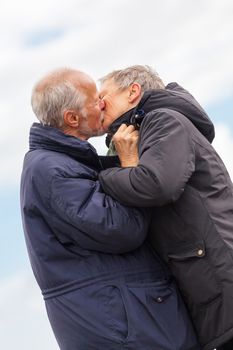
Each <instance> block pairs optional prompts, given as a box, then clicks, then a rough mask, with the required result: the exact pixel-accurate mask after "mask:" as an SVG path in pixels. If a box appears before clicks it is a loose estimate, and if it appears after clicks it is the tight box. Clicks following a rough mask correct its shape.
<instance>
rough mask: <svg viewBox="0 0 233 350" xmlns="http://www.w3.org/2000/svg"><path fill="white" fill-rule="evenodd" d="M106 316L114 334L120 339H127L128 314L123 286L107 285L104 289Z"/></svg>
mask: <svg viewBox="0 0 233 350" xmlns="http://www.w3.org/2000/svg"><path fill="white" fill-rule="evenodd" d="M104 292H105V297H104V305H105V317H106V319H107V323H108V327H109V329H110V330H111V333H112V334H113V336H114V337H115V338H116V339H118V340H119V341H122V342H124V341H126V340H127V338H128V335H129V334H128V333H129V332H128V329H129V327H128V315H127V310H126V305H125V301H124V298H123V296H122V291H121V287H120V286H117V285H107V286H106V287H105V289H104Z"/></svg>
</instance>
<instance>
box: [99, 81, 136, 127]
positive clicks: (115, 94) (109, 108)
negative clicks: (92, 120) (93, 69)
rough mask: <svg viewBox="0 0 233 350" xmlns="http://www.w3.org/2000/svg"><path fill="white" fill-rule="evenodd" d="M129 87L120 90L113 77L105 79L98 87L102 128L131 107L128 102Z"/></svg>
mask: <svg viewBox="0 0 233 350" xmlns="http://www.w3.org/2000/svg"><path fill="white" fill-rule="evenodd" d="M128 95H129V89H124V90H120V89H119V87H118V86H117V84H116V83H115V82H114V80H113V79H110V80H106V81H105V82H104V83H103V84H102V85H101V87H100V92H99V97H100V100H101V109H102V112H103V130H104V131H105V132H106V131H107V130H108V128H109V126H110V125H111V124H112V123H113V122H114V120H116V119H117V118H119V117H120V116H121V115H122V114H124V113H125V112H127V111H128V110H129V109H130V108H131V107H130V105H129V103H128Z"/></svg>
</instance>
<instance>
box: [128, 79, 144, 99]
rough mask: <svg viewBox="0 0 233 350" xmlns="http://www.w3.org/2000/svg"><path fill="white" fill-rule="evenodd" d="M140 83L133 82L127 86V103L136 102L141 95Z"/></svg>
mask: <svg viewBox="0 0 233 350" xmlns="http://www.w3.org/2000/svg"><path fill="white" fill-rule="evenodd" d="M141 91H142V88H141V85H140V84H138V83H133V84H132V85H131V86H130V88H129V97H128V99H129V103H134V102H136V101H137V100H138V99H139V98H140V97H141Z"/></svg>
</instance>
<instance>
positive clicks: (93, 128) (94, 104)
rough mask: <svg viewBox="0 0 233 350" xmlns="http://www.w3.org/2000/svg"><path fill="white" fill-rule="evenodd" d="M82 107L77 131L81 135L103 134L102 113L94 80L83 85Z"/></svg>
mask: <svg viewBox="0 0 233 350" xmlns="http://www.w3.org/2000/svg"><path fill="white" fill-rule="evenodd" d="M83 91H84V94H85V95H86V99H85V101H84V108H83V110H82V115H81V116H80V123H79V132H80V133H81V134H82V135H85V136H87V137H88V138H89V137H91V136H98V135H103V134H104V131H103V128H102V121H103V114H102V111H101V108H100V99H99V93H98V91H97V89H96V85H95V83H94V82H92V83H88V84H86V85H85V88H84V90H83Z"/></svg>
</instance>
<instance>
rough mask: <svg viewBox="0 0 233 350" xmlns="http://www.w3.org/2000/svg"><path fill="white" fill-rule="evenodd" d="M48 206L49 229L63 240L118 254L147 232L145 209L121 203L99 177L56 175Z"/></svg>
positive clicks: (137, 241)
mask: <svg viewBox="0 0 233 350" xmlns="http://www.w3.org/2000/svg"><path fill="white" fill-rule="evenodd" d="M50 206H51V222H52V224H51V225H52V229H53V231H54V233H55V235H56V236H57V237H58V239H59V240H60V241H61V242H62V243H64V244H68V243H69V242H72V243H75V244H78V245H79V246H81V247H82V248H84V249H90V250H97V251H101V252H105V253H117V254H118V253H125V252H127V251H130V250H134V249H136V248H138V247H139V246H140V245H141V244H142V243H143V241H144V240H145V238H146V235H147V230H148V225H149V221H150V212H149V210H145V209H141V210H139V209H135V208H129V207H128V208H127V207H124V206H122V205H121V204H120V203H118V202H117V201H116V200H114V199H112V198H111V197H109V196H108V195H106V194H104V193H103V191H102V190H101V187H100V183H99V181H93V180H90V179H87V178H65V177H62V176H56V177H55V178H53V181H52V184H51V196H50Z"/></svg>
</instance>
